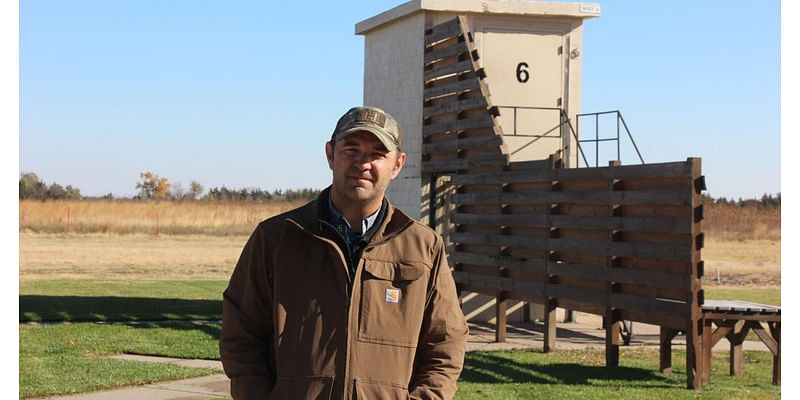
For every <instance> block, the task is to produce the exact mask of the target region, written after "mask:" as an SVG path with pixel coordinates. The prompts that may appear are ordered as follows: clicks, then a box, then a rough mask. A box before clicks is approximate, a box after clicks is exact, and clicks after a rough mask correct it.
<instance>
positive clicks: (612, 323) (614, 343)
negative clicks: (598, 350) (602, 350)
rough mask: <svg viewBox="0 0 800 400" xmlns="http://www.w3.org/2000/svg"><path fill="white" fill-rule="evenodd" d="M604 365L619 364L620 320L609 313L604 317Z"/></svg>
mask: <svg viewBox="0 0 800 400" xmlns="http://www.w3.org/2000/svg"><path fill="white" fill-rule="evenodd" d="M606 324H607V325H606V366H607V367H618V366H619V342H620V326H619V325H620V321H616V320H614V318H612V316H611V313H609V315H608V317H606Z"/></svg>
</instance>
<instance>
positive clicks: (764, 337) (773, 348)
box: [745, 321, 778, 355]
mask: <svg viewBox="0 0 800 400" xmlns="http://www.w3.org/2000/svg"><path fill="white" fill-rule="evenodd" d="M745 324H747V325H748V326H749V327H750V329H752V330H753V332H755V333H756V335H757V336H758V338H759V339H761V341H762V342H763V343H764V344H765V345H766V346H767V348H768V349H769V351H770V352H771V353H772V355H777V354H778V343H777V342H776V341H775V339H774V338H773V337H772V336H770V334H769V333H767V331H766V330H765V329H764V327H763V326H762V325H761V323H760V322H759V321H747V322H745Z"/></svg>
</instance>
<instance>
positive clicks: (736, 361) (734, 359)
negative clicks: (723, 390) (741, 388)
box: [728, 321, 747, 377]
mask: <svg viewBox="0 0 800 400" xmlns="http://www.w3.org/2000/svg"><path fill="white" fill-rule="evenodd" d="M743 326H744V321H739V322H737V323H736V325H735V326H734V327H733V330H732V331H731V332H730V333H729V334H728V341H729V342H730V344H731V354H730V364H731V365H730V375H731V376H736V377H740V376H742V361H743V359H744V354H743V352H742V342H744V336H745V335H746V334H747V332H746V330H744V329H742V327H743ZM743 332H744V335H743V334H742V333H743Z"/></svg>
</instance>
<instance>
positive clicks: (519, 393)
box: [19, 281, 780, 400]
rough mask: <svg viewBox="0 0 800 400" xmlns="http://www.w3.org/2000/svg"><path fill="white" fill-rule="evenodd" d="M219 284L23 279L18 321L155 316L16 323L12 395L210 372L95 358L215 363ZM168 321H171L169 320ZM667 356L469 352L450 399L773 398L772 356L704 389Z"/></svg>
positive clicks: (725, 295) (755, 359) (718, 369)
mask: <svg viewBox="0 0 800 400" xmlns="http://www.w3.org/2000/svg"><path fill="white" fill-rule="evenodd" d="M225 286H226V282H224V281H88V282H87V281H26V282H21V283H20V321H21V322H23V321H160V322H157V323H156V322H144V323H136V324H124V323H92V322H82V323H71V324H42V325H20V327H19V333H20V354H19V356H20V364H19V365H20V378H19V379H20V380H19V384H20V395H21V396H22V397H38V396H46V395H56V394H69V393H79V392H87V391H94V390H100V389H104V388H111V387H117V386H125V385H134V384H144V383H151V382H157V381H164V380H171V379H179V378H188V377H193V376H200V375H206V374H210V373H214V372H216V371H214V370H208V369H195V368H185V367H179V366H174V365H169V364H160V363H159V364H156V363H144V362H133V361H122V360H109V359H105V358H102V356H105V355H111V354H119V353H134V354H147V355H161V356H169V357H178V358H204V359H218V358H219V350H218V339H219V330H220V325H219V324H218V323H203V324H195V323H191V322H187V321H186V320H210V321H217V320H219V319H220V312H221V307H222V306H221V293H222V291H223V290H224V288H225ZM706 296H707V298H713V299H739V300H748V301H753V302H758V303H766V304H775V305H780V288H774V289H771V288H768V289H763V288H743V289H738V288H725V287H710V288H707V290H706ZM170 321H171V322H170ZM673 353H674V359H673V366H674V367H675V369H674V373H673V374H672V375H662V374H660V373H658V353H657V351H656V350H650V349H648V350H644V349H634V348H623V349H622V354H621V357H620V363H621V366H620V367H618V368H605V367H604V353H603V351H602V350H600V351H598V350H584V351H564V350H560V351H557V352H555V353H552V354H543V353H540V352H531V351H515V352H476V353H469V354H468V355H467V360H466V366H465V369H464V373H463V374H462V377H461V381H460V382H461V383H460V389H459V393H458V395H457V398H458V399H531V398H557V399H558V398H567V399H571V398H576V399H577V398H581V399H583V398H589V399H595V398H597V399H604V398H612V397H613V398H615V399H616V398H619V397H620V396H624V397H630V398H637V399H638V398H654V399H655V398H658V399H661V398H678V399H680V398H697V397H699V398H708V399H723V398H724V399H725V400H729V399H739V398H742V399H744V398H747V399H750V398H755V399H768V398H769V399H771V398H779V397H780V388H779V387H773V386H772V385H771V384H770V383H771V381H772V379H771V371H772V359H771V355H769V354H768V353H763V352H746V353H745V366H744V369H745V373H744V377H742V378H736V379H734V378H730V377H729V376H728V375H727V368H728V367H727V365H728V364H727V353H719V354H715V356H714V357H715V359H714V365H713V371H712V374H713V375H712V383H711V384H710V385H706V386H705V388H704V391H703V392H702V394H697V393H695V392H694V391H691V390H686V389H685V385H686V383H685V372H684V370H682V368H681V366H683V365H685V361H684V357H685V353H683V352H682V351H679V350H676V351H674V352H673Z"/></svg>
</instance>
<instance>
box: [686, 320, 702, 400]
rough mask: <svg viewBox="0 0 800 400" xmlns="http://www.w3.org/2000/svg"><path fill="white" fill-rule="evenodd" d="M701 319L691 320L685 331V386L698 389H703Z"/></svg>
mask: <svg viewBox="0 0 800 400" xmlns="http://www.w3.org/2000/svg"><path fill="white" fill-rule="evenodd" d="M702 330H703V321H702V319H697V320H693V321H691V322H690V323H689V326H688V329H687V332H686V387H687V388H689V389H694V390H696V391H700V390H702V389H703V379H702V375H703V364H702V359H703V355H702V349H703V337H702Z"/></svg>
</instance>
